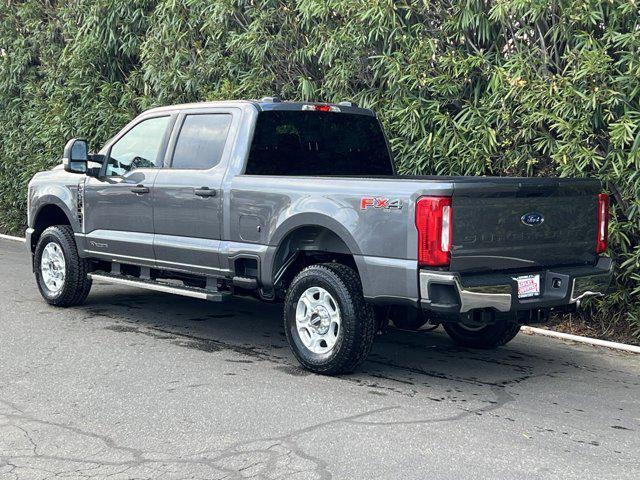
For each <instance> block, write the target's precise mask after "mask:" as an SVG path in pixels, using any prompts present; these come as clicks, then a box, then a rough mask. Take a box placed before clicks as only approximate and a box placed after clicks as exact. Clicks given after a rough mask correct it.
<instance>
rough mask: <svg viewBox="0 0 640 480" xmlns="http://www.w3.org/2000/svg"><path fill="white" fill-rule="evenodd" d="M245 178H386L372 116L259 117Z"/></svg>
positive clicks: (386, 162)
mask: <svg viewBox="0 0 640 480" xmlns="http://www.w3.org/2000/svg"><path fill="white" fill-rule="evenodd" d="M245 173H246V174H247V175H291V176H349V175H354V176H374V175H392V174H393V169H392V166H391V158H390V156H389V150H388V148H387V143H386V141H385V138H384V134H383V133H382V129H381V127H380V124H379V123H378V121H377V119H376V118H375V117H371V116H367V115H355V114H344V113H335V112H316V111H300V112H295V111H294V112H292V111H269V112H261V113H260V114H259V116H258V121H257V123H256V130H255V133H254V137H253V143H252V145H251V151H250V153H249V160H248V163H247V169H246V171H245Z"/></svg>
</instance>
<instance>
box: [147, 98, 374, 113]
mask: <svg viewBox="0 0 640 480" xmlns="http://www.w3.org/2000/svg"><path fill="white" fill-rule="evenodd" d="M234 105H236V106H239V105H253V106H254V107H255V108H256V109H257V110H258V111H260V112H266V111H274V110H276V111H301V110H304V109H310V106H314V107H315V106H323V105H328V106H330V107H334V109H333V111H335V112H338V111H339V112H342V113H355V114H359V115H368V116H372V117H375V116H376V114H375V112H374V111H373V110H371V109H369V108H360V107H358V106H356V105H355V104H353V103H351V102H339V103H326V102H289V101H283V100H280V99H279V98H278V97H264V98H261V99H260V100H222V101H210V102H196V103H183V104H178V105H167V106H164V107H156V108H152V109H151V110H147V112H145V113H151V112H162V111H174V110H186V109H192V108H207V107H229V106H234ZM336 109H337V110H336Z"/></svg>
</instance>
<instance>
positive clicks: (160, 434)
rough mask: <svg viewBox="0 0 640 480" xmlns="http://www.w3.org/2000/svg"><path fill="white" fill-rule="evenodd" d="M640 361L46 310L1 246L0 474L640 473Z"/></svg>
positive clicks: (602, 353)
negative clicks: (332, 368)
mask: <svg viewBox="0 0 640 480" xmlns="http://www.w3.org/2000/svg"><path fill="white" fill-rule="evenodd" d="M639 431H640V356H639V355H633V354H626V353H620V352H615V351H612V350H607V349H603V348H595V347H591V346H587V345H574V344H568V343H564V342H561V341H558V340H554V339H549V338H543V337H539V336H530V335H523V334H521V335H519V336H518V337H517V338H516V339H515V340H514V341H512V342H511V343H510V344H508V345H507V346H505V347H502V348H499V349H497V350H494V351H474V350H470V349H465V348H460V347H457V346H455V345H454V344H453V343H452V342H451V341H450V340H449V339H448V338H447V337H446V335H445V334H444V332H442V331H441V330H437V331H435V332H419V333H411V332H405V331H400V330H392V331H390V332H389V333H387V334H385V335H380V336H378V337H377V339H376V342H375V344H374V347H373V351H372V353H371V355H370V357H369V359H368V361H367V362H365V363H364V365H362V367H361V368H360V369H359V371H358V372H357V373H355V374H352V375H346V376H342V377H337V378H336V377H334V378H331V377H323V376H317V375H313V374H309V373H308V372H306V371H304V370H302V369H300V368H299V367H298V365H297V363H296V361H295V359H294V358H293V356H292V354H291V353H290V351H289V349H288V346H287V344H286V340H285V337H284V332H283V328H282V321H281V305H271V304H264V303H260V302H258V301H256V300H253V299H234V300H232V301H230V302H227V303H224V304H214V303H207V302H204V301H199V300H195V299H189V298H184V297H176V296H171V295H167V294H161V293H155V292H148V291H145V290H139V289H135V288H123V287H114V286H109V285H105V284H95V285H94V287H93V290H92V293H91V295H90V296H89V298H88V300H87V302H86V304H85V305H84V306H82V307H77V308H71V309H58V308H54V307H51V306H48V305H47V304H46V303H45V302H44V301H43V300H42V299H41V298H40V296H39V294H38V291H37V288H36V286H35V281H34V279H33V275H32V273H31V271H30V264H29V259H28V257H27V255H26V253H25V251H24V245H22V244H19V243H16V242H11V241H7V240H0V479H1V480H5V479H50V478H63V479H107V478H108V479H187V478H189V479H192V478H193V479H207V480H209V479H222V478H233V479H245V478H259V479H262V478H264V479H300V480H307V479H330V478H333V479H345V480H346V479H349V480H355V479H367V480H369V479H402V480H407V479H420V480H425V479H429V480H432V479H462V478H471V479H480V478H491V479H517V480H525V479H542V478H544V479H547V478H549V479H573V478H575V479H591V478H599V479H605V478H606V479H609V478H611V479H614V478H615V479H625V478H629V479H637V478H640V455H639V453H638V452H640V434H639Z"/></svg>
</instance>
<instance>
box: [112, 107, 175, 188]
mask: <svg viewBox="0 0 640 480" xmlns="http://www.w3.org/2000/svg"><path fill="white" fill-rule="evenodd" d="M169 119H170V117H168V116H167V117H157V118H150V119H149V120H144V121H143V122H140V123H139V124H137V125H136V126H135V127H133V128H132V129H131V130H129V131H128V132H127V133H125V135H124V136H123V137H122V138H121V139H120V140H118V141H117V142H116V143H115V144H114V145H113V146H112V147H111V153H110V154H109V159H108V160H107V175H108V176H114V175H124V174H125V173H127V172H130V171H132V170H135V169H136V168H159V167H160V166H161V165H162V159H161V158H158V154H159V153H160V148H161V146H162V140H163V139H164V134H165V132H166V130H167V125H168V124H169Z"/></svg>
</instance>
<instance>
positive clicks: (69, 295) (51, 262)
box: [33, 225, 91, 307]
mask: <svg viewBox="0 0 640 480" xmlns="http://www.w3.org/2000/svg"><path fill="white" fill-rule="evenodd" d="M33 262H34V264H33V266H34V271H35V274H36V281H37V282H38V289H39V290H40V294H41V295H42V298H44V299H45V301H46V302H47V303H49V304H51V305H55V306H58V307H70V306H73V305H79V304H81V303H82V302H84V300H85V299H86V298H87V295H88V294H89V290H91V279H90V278H88V277H87V273H88V266H89V263H88V262H87V260H85V259H84V258H81V257H80V256H79V255H78V249H77V247H76V242H75V239H74V237H73V230H72V229H71V227H70V226H68V225H58V226H54V227H49V228H47V229H46V230H45V231H44V232H42V235H40V239H39V240H38V245H36V250H35V252H34V258H33Z"/></svg>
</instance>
